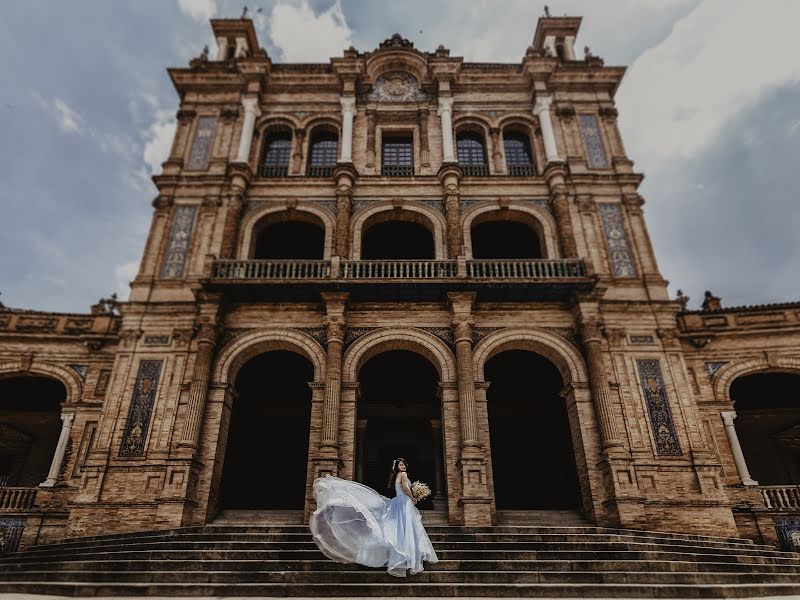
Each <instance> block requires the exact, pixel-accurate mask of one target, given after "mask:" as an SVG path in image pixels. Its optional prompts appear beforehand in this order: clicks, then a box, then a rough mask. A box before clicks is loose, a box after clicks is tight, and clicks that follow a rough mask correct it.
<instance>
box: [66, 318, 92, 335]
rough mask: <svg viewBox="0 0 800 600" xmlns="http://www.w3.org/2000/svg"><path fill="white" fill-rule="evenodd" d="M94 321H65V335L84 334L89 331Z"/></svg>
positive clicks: (82, 319) (89, 319) (85, 319)
mask: <svg viewBox="0 0 800 600" xmlns="http://www.w3.org/2000/svg"><path fill="white" fill-rule="evenodd" d="M93 323H94V319H92V318H88V317H87V318H74V319H67V322H66V323H65V324H64V331H65V332H67V333H84V332H87V331H91V329H92V324H93Z"/></svg>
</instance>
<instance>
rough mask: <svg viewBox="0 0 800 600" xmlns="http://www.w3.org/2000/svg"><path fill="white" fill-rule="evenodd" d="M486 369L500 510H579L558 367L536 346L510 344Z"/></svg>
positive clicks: (567, 421) (494, 476) (576, 477)
mask: <svg viewBox="0 0 800 600" xmlns="http://www.w3.org/2000/svg"><path fill="white" fill-rule="evenodd" d="M484 373H485V379H486V381H488V382H489V383H490V386H489V389H488V390H487V392H486V401H487V409H488V413H489V440H490V445H491V450H492V477H493V479H494V495H495V503H496V505H497V508H498V510H579V508H580V506H581V501H580V491H579V486H578V472H577V467H576V463H575V450H574V448H573V445H572V438H571V436H570V428H569V420H568V418H567V409H566V404H565V402H564V399H563V398H561V396H560V395H559V392H560V391H561V390H562V389H563V387H564V382H563V380H562V378H561V374H560V373H559V371H558V369H557V368H556V367H555V366H554V365H553V364H552V363H551V362H550V361H548V360H547V359H546V358H544V357H543V356H541V355H539V354H536V353H534V352H529V351H526V350H507V351H505V352H500V353H498V354H496V355H495V356H493V357H492V358H490V359H489V360H488V361H487V363H486V367H485V369H484ZM532 382H535V384H533V385H532Z"/></svg>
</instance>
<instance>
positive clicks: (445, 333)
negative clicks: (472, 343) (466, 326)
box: [420, 327, 475, 350]
mask: <svg viewBox="0 0 800 600" xmlns="http://www.w3.org/2000/svg"><path fill="white" fill-rule="evenodd" d="M420 329H422V330H423V331H427V332H428V333H432V334H433V335H435V336H436V337H437V338H439V339H440V340H442V341H443V342H444V343H445V344H447V347H448V348H450V349H451V350H452V349H454V348H455V340H454V339H453V332H452V331H451V330H450V328H449V327H420ZM474 335H475V334H474V332H473V336H474Z"/></svg>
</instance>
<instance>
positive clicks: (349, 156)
mask: <svg viewBox="0 0 800 600" xmlns="http://www.w3.org/2000/svg"><path fill="white" fill-rule="evenodd" d="M339 103H340V104H341V105H342V144H341V152H340V156H339V162H343V163H351V162H353V117H354V116H355V114H356V99H355V97H353V96H342V97H341V98H339Z"/></svg>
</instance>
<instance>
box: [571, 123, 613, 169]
mask: <svg viewBox="0 0 800 600" xmlns="http://www.w3.org/2000/svg"><path fill="white" fill-rule="evenodd" d="M578 122H579V123H580V127H581V134H582V135H583V143H584V146H585V147H586V162H587V164H588V165H589V168H590V169H607V168H608V166H609V165H608V158H607V157H606V149H605V147H604V146H603V140H602V138H601V137H600V128H599V126H598V124H597V117H596V116H595V115H580V116H579V117H578Z"/></svg>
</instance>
